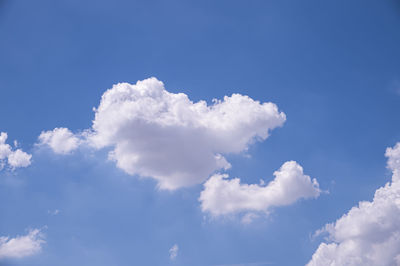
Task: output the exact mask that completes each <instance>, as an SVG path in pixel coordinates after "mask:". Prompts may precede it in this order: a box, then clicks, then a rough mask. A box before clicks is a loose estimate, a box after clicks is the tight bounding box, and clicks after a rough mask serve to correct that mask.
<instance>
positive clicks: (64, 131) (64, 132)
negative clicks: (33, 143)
mask: <svg viewBox="0 0 400 266" xmlns="http://www.w3.org/2000/svg"><path fill="white" fill-rule="evenodd" d="M80 142H81V140H80V139H79V138H78V137H77V136H76V135H74V134H73V133H72V132H71V131H70V130H69V129H68V128H55V129H54V130H50V131H43V132H42V133H41V134H40V136H39V145H48V146H49V147H50V148H51V149H52V150H53V151H54V152H55V153H57V154H68V153H71V152H72V151H74V150H76V149H77V148H78V146H79V144H80Z"/></svg>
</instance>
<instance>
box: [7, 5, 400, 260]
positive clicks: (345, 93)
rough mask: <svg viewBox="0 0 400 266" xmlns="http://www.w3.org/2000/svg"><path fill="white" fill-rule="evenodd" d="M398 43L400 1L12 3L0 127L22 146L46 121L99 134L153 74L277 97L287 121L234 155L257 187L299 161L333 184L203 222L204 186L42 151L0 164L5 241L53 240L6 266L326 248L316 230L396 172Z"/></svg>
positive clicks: (238, 171)
mask: <svg viewBox="0 0 400 266" xmlns="http://www.w3.org/2000/svg"><path fill="white" fill-rule="evenodd" d="M399 47H400V2H399V1H397V0H396V1H395V0H384V1H372V0H351V1H349V0H339V1H318V0H307V1H294V0H291V1H289V0H280V1H277V0H273V1H176V0H172V1H112V2H111V1H11V0H10V1H7V0H3V1H1V0H0V131H5V132H8V135H9V138H10V140H14V139H16V140H18V141H19V142H20V143H21V147H22V148H23V149H24V150H26V151H29V152H33V150H34V145H33V144H34V143H35V142H36V139H37V137H38V135H39V134H40V132H41V131H43V130H49V129H53V128H55V127H68V128H70V129H71V130H73V131H79V130H83V129H86V128H89V127H90V126H91V121H92V120H93V118H94V113H93V110H92V108H93V107H95V106H97V105H98V104H99V101H100V97H101V95H102V93H103V92H104V91H105V90H106V89H108V88H111V86H112V85H113V84H115V83H118V82H130V83H134V82H136V81H137V80H142V79H145V78H148V77H151V76H155V77H157V78H158V79H160V80H162V81H163V82H164V83H165V85H166V88H167V89H168V90H169V91H171V92H184V93H186V94H187V95H188V96H189V97H190V98H191V99H192V100H194V101H198V100H201V99H205V100H207V101H208V102H211V100H212V99H213V98H222V97H223V96H224V95H231V94H232V93H236V92H237V93H241V94H246V95H249V96H251V97H252V98H253V99H256V100H259V101H262V102H265V101H272V102H274V103H276V104H277V105H278V106H279V108H280V109H281V110H282V111H284V112H285V113H286V115H287V122H286V123H285V125H284V126H283V127H282V128H280V129H277V130H275V131H273V133H272V136H271V137H270V138H269V139H267V140H266V141H265V142H262V143H258V144H257V145H254V146H252V148H251V149H250V151H249V154H250V155H251V158H244V157H243V156H231V157H229V160H230V162H231V163H232V165H233V168H232V169H231V170H230V171H229V173H230V175H231V176H238V177H241V178H242V180H243V181H244V182H247V183H257V182H258V180H259V179H260V178H266V179H271V178H272V173H273V171H275V170H276V169H278V168H279V166H280V165H281V164H282V163H283V162H284V161H287V160H296V161H297V162H299V163H300V164H301V165H302V166H303V167H304V170H305V173H306V174H308V175H310V176H312V177H315V178H317V179H318V181H319V183H320V185H321V187H322V188H323V189H325V190H329V194H324V195H322V196H321V197H320V198H318V199H316V200H304V201H300V202H298V203H296V204H294V205H291V206H288V207H282V208H278V209H276V210H274V212H273V213H272V214H271V216H269V217H268V218H266V219H264V220H257V221H255V222H254V223H252V224H251V225H246V226H244V225H242V224H241V223H240V222H238V221H224V220H222V221H221V220H217V221H209V220H207V219H203V218H204V217H203V214H202V213H201V210H200V208H199V203H198V200H197V199H198V196H199V192H200V190H201V186H196V187H192V188H189V189H182V190H178V191H175V192H172V193H171V192H165V191H157V189H156V188H155V183H154V182H153V181H150V180H140V179H138V178H135V177H129V176H127V175H126V174H124V173H123V172H121V171H120V170H118V169H116V168H115V166H114V164H113V163H112V162H107V161H106V160H105V157H106V155H104V154H97V157H95V158H93V157H89V156H86V155H84V154H75V155H71V156H68V157H62V158H61V157H56V156H54V155H52V154H50V153H46V152H37V153H36V154H34V155H36V156H35V157H34V158H33V164H32V166H30V167H29V168H26V169H22V170H18V171H16V172H13V173H4V172H3V173H0V180H1V181H0V236H3V235H10V236H14V235H17V234H22V233H23V230H24V229H25V228H28V227H33V228H37V227H41V226H45V225H46V226H47V229H46V230H45V233H46V235H47V237H46V238H47V244H46V245H45V247H44V250H43V252H42V253H41V254H40V255H37V256H34V257H30V258H27V259H23V260H16V261H9V262H6V263H7V265H96V266H100V265H107V266H109V265H168V264H169V263H171V264H176V265H220V264H240V263H247V264H249V263H260V265H265V264H267V263H271V264H275V265H302V264H304V263H306V262H307V261H308V260H309V259H310V258H311V255H312V254H313V252H314V250H315V249H316V247H317V246H318V244H319V241H313V240H311V239H310V234H313V232H314V231H315V230H317V229H319V228H320V227H322V226H323V225H324V224H326V223H328V222H332V221H334V220H336V219H337V218H339V217H340V216H341V215H342V214H343V213H345V212H346V211H347V210H348V209H349V208H351V207H352V206H354V205H355V204H356V203H357V202H358V201H360V200H370V199H371V198H372V196H373V193H374V191H375V190H376V188H377V187H379V186H381V185H383V184H384V183H385V182H387V181H389V179H390V174H389V173H388V171H387V170H386V169H385V162H386V160H385V158H384V152H385V148H386V147H388V146H392V145H394V144H395V143H396V141H400V123H399V118H398V114H399V113H400V104H399V103H400V49H399ZM54 209H59V210H60V214H59V215H57V216H52V215H49V214H48V210H54ZM175 243H177V244H178V245H179V248H180V249H179V255H178V257H177V259H176V261H173V262H170V260H169V255H168V250H169V248H171V246H172V245H173V244H175ZM288 254H289V255H288Z"/></svg>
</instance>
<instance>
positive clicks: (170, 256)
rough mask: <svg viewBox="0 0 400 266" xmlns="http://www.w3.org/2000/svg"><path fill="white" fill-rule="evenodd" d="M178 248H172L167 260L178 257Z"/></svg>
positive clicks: (176, 246) (175, 246) (174, 246)
mask: <svg viewBox="0 0 400 266" xmlns="http://www.w3.org/2000/svg"><path fill="white" fill-rule="evenodd" d="M178 251H179V247H178V245H177V244H175V245H173V246H172V248H170V250H169V258H170V259H171V260H174V259H175V258H176V256H178Z"/></svg>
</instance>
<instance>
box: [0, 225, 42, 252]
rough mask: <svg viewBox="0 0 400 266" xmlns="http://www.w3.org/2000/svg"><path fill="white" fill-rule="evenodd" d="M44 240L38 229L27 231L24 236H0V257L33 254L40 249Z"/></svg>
mask: <svg viewBox="0 0 400 266" xmlns="http://www.w3.org/2000/svg"><path fill="white" fill-rule="evenodd" d="M45 242H46V241H45V240H44V236H43V234H42V233H41V231H40V230H39V229H34V230H31V231H29V233H28V234H27V235H25V236H17V237H15V238H9V237H4V236H3V237H0V259H7V258H22V257H27V256H31V255H35V254H37V253H39V252H40V251H41V250H42V245H43V244H44V243H45Z"/></svg>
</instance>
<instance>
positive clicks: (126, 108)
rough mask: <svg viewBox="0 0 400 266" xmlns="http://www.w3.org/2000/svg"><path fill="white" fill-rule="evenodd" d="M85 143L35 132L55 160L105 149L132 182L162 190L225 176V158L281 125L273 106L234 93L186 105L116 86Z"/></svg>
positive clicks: (64, 133) (179, 98)
mask: <svg viewBox="0 0 400 266" xmlns="http://www.w3.org/2000/svg"><path fill="white" fill-rule="evenodd" d="M95 112H96V113H95V119H94V121H93V126H92V128H91V129H90V130H88V131H87V132H86V133H85V136H83V135H82V136H77V135H74V134H73V133H72V132H71V131H69V130H68V129H66V128H56V129H54V130H53V131H46V132H42V134H41V135H40V136H39V144H45V145H48V146H50V147H51V148H52V149H53V150H54V152H56V153H59V154H66V153H70V152H71V151H73V150H74V149H76V148H77V147H78V145H80V144H81V143H86V144H88V145H90V146H92V147H95V148H96V149H101V148H109V149H111V152H110V153H109V158H110V159H112V160H114V161H115V162H116V164H117V166H118V167H119V168H121V169H122V170H124V171H125V172H127V173H128V174H131V175H139V176H142V177H151V178H154V179H156V180H157V181H158V185H159V187H160V188H161V189H169V190H173V189H177V188H180V187H185V186H191V185H195V184H199V183H201V182H203V181H204V180H206V179H207V178H208V177H209V176H210V175H211V174H212V173H213V172H215V171H216V170H221V169H228V168H229V167H230V164H229V162H228V161H227V160H226V159H225V157H224V155H225V154H229V153H240V152H243V151H245V150H246V149H248V147H249V145H250V144H251V143H253V142H255V141H257V140H259V141H261V140H265V139H266V138H267V137H268V136H269V134H270V131H271V130H272V129H274V128H276V127H280V126H282V125H283V123H284V122H285V120H286V116H285V114H284V113H283V112H279V110H278V107H277V106H276V105H275V104H273V103H269V102H267V103H260V102H258V101H255V100H253V99H251V98H250V97H248V96H244V95H240V94H233V95H232V96H229V97H228V96H225V97H224V99H223V100H214V101H213V104H212V105H207V103H206V102H205V101H199V102H195V103H194V102H192V101H191V100H190V99H189V98H188V96H187V95H186V94H184V93H170V92H168V91H167V90H165V88H164V84H163V83H162V82H161V81H159V80H157V79H156V78H149V79H146V80H143V81H138V82H137V83H136V84H134V85H132V84H128V83H119V84H116V85H114V86H113V87H112V88H111V89H109V90H107V91H106V92H105V93H104V94H103V96H102V98H101V101H100V104H99V106H98V108H97V109H96V110H95Z"/></svg>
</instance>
